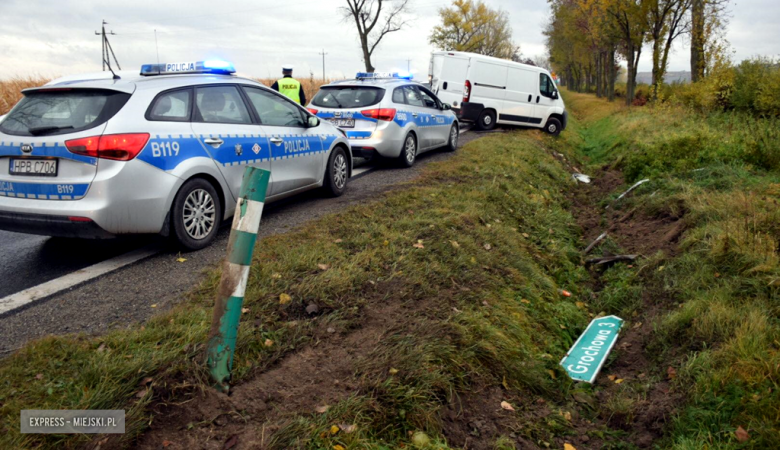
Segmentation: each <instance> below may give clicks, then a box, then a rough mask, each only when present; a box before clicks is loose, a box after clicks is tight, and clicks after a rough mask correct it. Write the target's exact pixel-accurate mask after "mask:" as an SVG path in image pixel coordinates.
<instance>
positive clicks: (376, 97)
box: [308, 72, 459, 167]
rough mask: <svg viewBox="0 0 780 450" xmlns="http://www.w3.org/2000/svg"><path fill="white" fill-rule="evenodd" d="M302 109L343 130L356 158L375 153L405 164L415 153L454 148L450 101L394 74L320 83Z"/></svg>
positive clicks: (455, 139)
mask: <svg viewBox="0 0 780 450" xmlns="http://www.w3.org/2000/svg"><path fill="white" fill-rule="evenodd" d="M308 110H309V112H311V113H312V114H316V115H317V117H320V118H323V119H326V120H328V121H330V122H331V123H333V124H334V125H336V126H337V127H339V128H340V129H342V130H344V132H345V133H346V134H347V137H348V138H349V143H350V145H351V146H352V154H353V155H354V156H356V157H361V158H371V157H373V156H376V155H380V156H382V157H385V158H393V159H396V160H397V161H398V162H399V163H400V164H401V165H402V166H403V167H411V166H412V165H413V164H414V161H415V159H416V158H417V155H419V154H420V153H423V152H426V151H428V150H433V149H436V148H441V147H444V148H447V149H448V150H455V149H456V148H457V147H458V133H459V130H458V121H457V118H456V117H455V114H454V113H453V112H452V111H451V110H450V105H448V104H445V103H442V102H441V101H440V100H439V99H438V98H437V97H436V95H434V94H433V93H432V92H431V91H430V90H428V89H427V88H426V87H425V86H423V85H422V84H420V83H417V82H414V81H412V80H411V77H408V76H403V75H399V74H397V73H363V72H361V73H358V74H357V76H356V77H355V79H354V80H344V81H337V82H334V83H330V84H328V85H325V86H322V87H321V88H320V91H319V92H318V93H317V95H315V96H314V98H313V99H312V100H311V103H309V105H308Z"/></svg>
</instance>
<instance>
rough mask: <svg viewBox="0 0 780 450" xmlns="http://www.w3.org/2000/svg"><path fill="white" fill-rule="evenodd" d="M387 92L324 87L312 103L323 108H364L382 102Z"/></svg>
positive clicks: (353, 87) (357, 88)
mask: <svg viewBox="0 0 780 450" xmlns="http://www.w3.org/2000/svg"><path fill="white" fill-rule="evenodd" d="M384 96H385V90H384V89H382V88H376V87H364V86H332V87H323V88H322V89H320V91H319V92H317V95H315V96H314V99H313V100H312V101H311V103H312V104H313V105H315V106H319V107H321V108H335V109H346V108H363V107H366V106H371V105H376V104H377V103H379V102H381V101H382V97H384Z"/></svg>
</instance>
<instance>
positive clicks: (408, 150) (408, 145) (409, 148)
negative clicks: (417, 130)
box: [398, 133, 417, 168]
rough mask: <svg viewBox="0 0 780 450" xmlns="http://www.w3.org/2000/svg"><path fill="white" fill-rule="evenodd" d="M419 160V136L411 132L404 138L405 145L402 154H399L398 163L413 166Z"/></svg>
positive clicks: (402, 165) (407, 166) (403, 165)
mask: <svg viewBox="0 0 780 450" xmlns="http://www.w3.org/2000/svg"><path fill="white" fill-rule="evenodd" d="M416 160H417V138H415V136H414V134H412V133H409V134H407V135H406V139H404V145H403V147H401V154H400V155H398V164H399V165H400V166H401V167H406V168H409V167H412V166H413V165H414V162H415V161H416Z"/></svg>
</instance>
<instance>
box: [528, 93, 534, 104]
mask: <svg viewBox="0 0 780 450" xmlns="http://www.w3.org/2000/svg"><path fill="white" fill-rule="evenodd" d="M531 99H533V95H531V94H528V103H531Z"/></svg>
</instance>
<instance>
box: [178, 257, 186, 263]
mask: <svg viewBox="0 0 780 450" xmlns="http://www.w3.org/2000/svg"><path fill="white" fill-rule="evenodd" d="M186 260H187V258H182V257H178V258H176V261H178V262H180V263H183V262H184V261H186Z"/></svg>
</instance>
